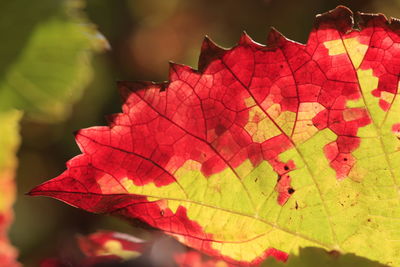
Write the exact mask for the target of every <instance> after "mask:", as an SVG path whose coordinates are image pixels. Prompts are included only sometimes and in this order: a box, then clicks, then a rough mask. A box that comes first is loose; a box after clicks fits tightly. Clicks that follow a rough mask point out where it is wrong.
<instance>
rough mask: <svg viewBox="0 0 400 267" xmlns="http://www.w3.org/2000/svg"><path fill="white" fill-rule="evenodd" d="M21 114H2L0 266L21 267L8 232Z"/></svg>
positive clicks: (12, 112) (0, 147)
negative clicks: (10, 242)
mask: <svg viewBox="0 0 400 267" xmlns="http://www.w3.org/2000/svg"><path fill="white" fill-rule="evenodd" d="M20 118H21V112H19V111H16V110H10V111H7V112H0V265H1V266H5V267H12V266H19V264H18V263H17V262H16V255H17V253H16V251H15V249H14V248H13V247H12V246H11V245H10V244H9V241H8V237H7V231H8V228H9V226H10V223H11V221H12V218H13V213H12V205H13V204H14V198H15V183H14V175H15V169H16V166H17V158H16V156H15V152H16V150H17V148H18V145H19V142H20V140H19V126H18V124H19V120H20Z"/></svg>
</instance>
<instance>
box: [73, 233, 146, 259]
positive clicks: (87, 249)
mask: <svg viewBox="0 0 400 267" xmlns="http://www.w3.org/2000/svg"><path fill="white" fill-rule="evenodd" d="M78 244H79V247H80V249H81V251H82V252H83V254H85V256H86V257H98V256H110V255H111V256H116V257H118V258H120V259H125V260H126V259H133V258H136V257H138V256H140V255H141V254H142V253H143V250H144V246H145V243H144V240H141V239H139V238H136V237H134V236H130V235H127V234H123V233H118V232H111V231H99V232H97V233H93V234H90V235H88V236H80V237H78Z"/></svg>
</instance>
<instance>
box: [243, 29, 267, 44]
mask: <svg viewBox="0 0 400 267" xmlns="http://www.w3.org/2000/svg"><path fill="white" fill-rule="evenodd" d="M238 45H241V46H250V47H253V48H262V47H264V46H263V45H262V44H259V43H257V42H256V41H254V40H253V39H252V38H251V37H250V36H249V35H248V34H247V32H246V31H243V32H242V35H241V36H240V39H239V42H238Z"/></svg>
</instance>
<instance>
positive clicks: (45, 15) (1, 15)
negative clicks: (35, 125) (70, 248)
mask: <svg viewBox="0 0 400 267" xmlns="http://www.w3.org/2000/svg"><path fill="white" fill-rule="evenodd" d="M83 4H84V2H83V1H78V0H41V1H24V0H3V1H1V2H0V36H2V41H1V44H0V265H1V266H7V267H11V266H18V265H19V264H18V263H17V262H16V260H15V258H16V254H17V253H16V250H15V249H14V248H12V246H11V245H10V244H9V241H8V237H7V231H8V228H9V226H10V224H11V221H12V217H13V215H12V205H13V203H14V199H15V182H14V175H15V169H16V165H17V158H16V155H15V153H16V151H17V149H18V146H19V141H20V136H19V133H18V124H19V121H20V118H21V116H22V114H23V112H25V111H26V113H27V115H28V116H29V117H31V118H33V119H35V120H40V121H45V122H50V121H57V120H61V119H63V118H65V117H66V115H68V113H69V112H68V111H69V110H70V107H71V104H72V103H73V102H75V101H76V100H78V99H79V97H80V96H81V93H82V90H83V89H84V88H85V87H86V86H87V84H88V82H89V81H90V78H91V65H90V58H91V55H92V53H93V52H94V51H96V50H101V49H103V48H105V47H106V45H107V42H106V41H105V40H104V39H103V38H102V36H101V35H100V34H99V33H98V32H97V31H96V30H95V28H94V26H93V25H91V24H90V23H89V22H88V21H86V19H85V18H84V16H83V14H81V13H80V10H81V8H82V6H83ZM17 110H19V111H17Z"/></svg>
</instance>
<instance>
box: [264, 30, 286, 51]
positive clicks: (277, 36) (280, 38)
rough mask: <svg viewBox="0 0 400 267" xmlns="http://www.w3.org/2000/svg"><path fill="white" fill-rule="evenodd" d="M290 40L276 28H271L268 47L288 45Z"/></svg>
mask: <svg viewBox="0 0 400 267" xmlns="http://www.w3.org/2000/svg"><path fill="white" fill-rule="evenodd" d="M287 41H288V39H286V37H285V36H284V35H283V34H282V33H281V32H279V31H278V30H277V29H276V28H275V27H271V28H270V30H269V32H268V36H267V47H269V48H276V47H280V46H281V45H283V44H284V43H286V42H287Z"/></svg>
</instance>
